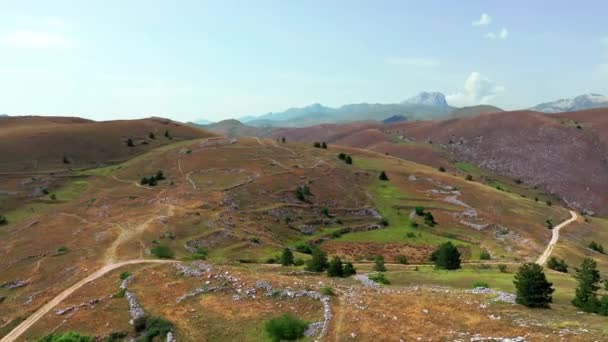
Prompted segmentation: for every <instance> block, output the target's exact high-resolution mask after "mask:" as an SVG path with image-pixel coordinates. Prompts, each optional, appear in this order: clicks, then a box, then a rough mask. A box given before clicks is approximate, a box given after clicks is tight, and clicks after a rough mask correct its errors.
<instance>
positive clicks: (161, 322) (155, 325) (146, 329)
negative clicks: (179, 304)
mask: <svg viewBox="0 0 608 342" xmlns="http://www.w3.org/2000/svg"><path fill="white" fill-rule="evenodd" d="M133 327H134V328H135V332H137V333H139V334H140V337H139V338H138V339H137V341H138V342H152V341H153V340H154V338H155V337H157V336H159V337H165V336H166V335H167V333H168V332H170V331H173V329H174V327H173V323H171V322H169V321H168V320H166V319H164V318H162V317H154V316H143V317H140V318H137V319H135V320H134V321H133Z"/></svg>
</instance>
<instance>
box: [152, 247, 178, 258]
mask: <svg viewBox="0 0 608 342" xmlns="http://www.w3.org/2000/svg"><path fill="white" fill-rule="evenodd" d="M150 253H152V254H153V255H154V256H156V257H157V258H160V259H171V258H173V257H174V256H175V253H174V252H173V251H172V250H171V248H169V246H165V245H158V246H154V247H152V249H150Z"/></svg>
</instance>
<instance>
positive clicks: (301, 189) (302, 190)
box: [296, 185, 313, 202]
mask: <svg viewBox="0 0 608 342" xmlns="http://www.w3.org/2000/svg"><path fill="white" fill-rule="evenodd" d="M310 196H313V194H312V193H311V192H310V188H309V187H308V186H307V185H299V186H298V188H297V189H296V197H297V198H298V199H299V200H300V201H302V202H308V198H309V197H310Z"/></svg>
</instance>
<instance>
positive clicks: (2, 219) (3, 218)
mask: <svg viewBox="0 0 608 342" xmlns="http://www.w3.org/2000/svg"><path fill="white" fill-rule="evenodd" d="M7 222H8V220H7V219H6V216H4V215H0V226H1V225H4V224H6V223H7Z"/></svg>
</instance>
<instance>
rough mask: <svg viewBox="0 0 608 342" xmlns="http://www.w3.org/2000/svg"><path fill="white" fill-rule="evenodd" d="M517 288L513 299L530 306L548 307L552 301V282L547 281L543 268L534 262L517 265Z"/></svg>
mask: <svg viewBox="0 0 608 342" xmlns="http://www.w3.org/2000/svg"><path fill="white" fill-rule="evenodd" d="M513 284H515V288H516V289H517V298H516V299H515V301H516V302H517V303H519V304H522V305H525V306H527V307H530V308H548V307H549V304H550V303H551V302H552V301H553V297H552V295H551V294H552V293H553V291H555V289H553V287H552V286H553V284H552V283H550V282H549V281H547V277H546V276H545V272H543V268H542V267H541V266H540V265H538V264H535V263H527V264H523V265H522V266H521V267H519V270H518V271H517V274H515V280H514V281H513Z"/></svg>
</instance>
